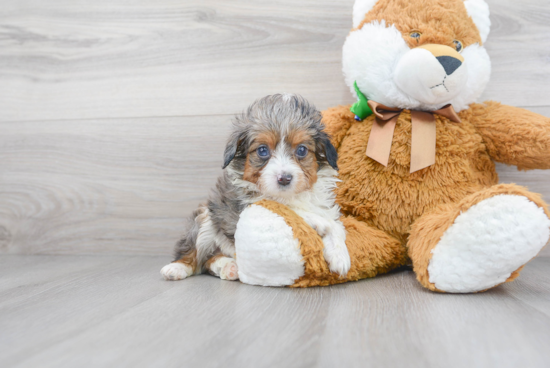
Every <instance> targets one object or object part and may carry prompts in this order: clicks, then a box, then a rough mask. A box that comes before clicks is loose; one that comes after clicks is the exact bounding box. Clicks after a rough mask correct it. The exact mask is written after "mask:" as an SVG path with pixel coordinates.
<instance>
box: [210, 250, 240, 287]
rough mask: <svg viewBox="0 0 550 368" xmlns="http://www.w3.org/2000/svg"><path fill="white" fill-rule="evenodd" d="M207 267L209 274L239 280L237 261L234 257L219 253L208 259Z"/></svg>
mask: <svg viewBox="0 0 550 368" xmlns="http://www.w3.org/2000/svg"><path fill="white" fill-rule="evenodd" d="M205 268H206V270H207V271H208V273H209V274H211V275H214V276H217V277H219V278H220V279H222V280H231V281H233V280H238V279H239V273H238V268H237V262H235V260H234V259H233V258H230V257H226V256H224V255H223V254H221V253H219V254H216V255H215V256H213V257H212V258H210V259H209V260H208V261H206V264H205Z"/></svg>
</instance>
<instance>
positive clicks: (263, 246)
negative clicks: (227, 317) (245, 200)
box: [235, 205, 304, 286]
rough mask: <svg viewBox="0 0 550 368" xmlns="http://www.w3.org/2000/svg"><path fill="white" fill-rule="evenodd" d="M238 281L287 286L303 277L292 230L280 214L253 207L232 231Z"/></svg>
mask: <svg viewBox="0 0 550 368" xmlns="http://www.w3.org/2000/svg"><path fill="white" fill-rule="evenodd" d="M235 248H236V252H237V266H238V268H239V278H240V280H241V281H242V282H244V283H246V284H252V285H263V286H286V285H292V284H294V281H295V280H297V279H298V278H300V277H302V276H303V275H304V261H303V259H302V255H301V253H300V245H299V243H298V240H297V239H295V238H294V233H293V231H292V228H290V226H288V224H287V223H286V222H285V220H284V219H283V218H282V217H280V216H279V215H277V214H275V213H273V212H271V211H269V210H268V209H266V208H264V207H262V206H258V205H252V206H250V207H248V208H246V209H245V210H244V211H243V212H242V213H241V216H240V218H239V222H238V224H237V231H236V232H235Z"/></svg>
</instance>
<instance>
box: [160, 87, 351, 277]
mask: <svg viewBox="0 0 550 368" xmlns="http://www.w3.org/2000/svg"><path fill="white" fill-rule="evenodd" d="M323 128H324V126H323V125H322V124H321V113H320V112H319V111H318V110H316V109H315V107H314V106H313V105H311V104H310V103H308V102H307V101H306V100H305V99H303V98H302V97H300V96H296V95H273V96H267V97H264V98H262V99H260V100H257V101H256V102H254V103H253V104H252V105H251V106H250V107H249V108H248V109H247V111H246V112H245V113H243V114H242V115H240V116H237V117H236V118H235V120H234V122H233V132H232V134H231V136H230V138H229V141H228V143H227V146H226V149H225V154H224V164H223V168H224V169H225V170H224V172H223V174H222V176H221V177H220V178H219V179H218V182H217V184H216V188H215V190H214V191H213V193H212V195H211V196H210V199H209V200H208V202H207V203H206V205H202V206H200V207H199V208H198V209H197V210H196V211H195V212H194V213H193V215H192V217H191V218H190V219H189V220H188V222H187V225H186V229H185V231H186V232H185V236H184V237H183V238H182V239H181V240H180V241H179V242H178V243H177V244H176V249H175V260H174V262H172V263H170V264H168V265H166V266H165V267H164V268H163V269H162V270H161V273H162V275H163V276H164V277H165V278H166V279H167V280H180V279H184V278H186V277H188V276H190V275H193V274H199V273H202V272H204V271H208V272H209V273H211V274H213V275H215V276H219V277H220V278H222V279H228V280H236V279H237V278H238V271H237V264H236V263H235V260H234V257H235V237H234V235H235V230H236V226H237V222H238V220H239V215H240V213H241V212H242V211H243V209H244V208H245V207H247V206H248V205H250V204H252V203H254V202H256V201H258V200H261V199H264V198H266V199H271V200H274V201H277V202H281V203H283V204H285V205H287V206H288V207H289V208H291V209H292V210H294V211H295V212H296V213H297V214H298V215H300V216H302V217H303V218H304V219H305V221H306V222H307V223H308V224H309V225H311V226H312V227H313V228H314V229H316V230H317V232H318V233H319V235H321V236H322V237H323V242H324V244H325V249H324V254H325V259H326V260H327V262H328V263H329V267H330V270H331V271H333V272H337V273H339V274H341V275H345V274H347V272H348V271H349V268H350V258H349V254H348V251H347V248H346V245H345V237H346V235H345V229H344V226H343V225H342V223H341V222H340V220H339V218H340V213H339V207H338V206H337V205H336V204H335V203H334V194H333V191H334V188H335V186H336V182H337V179H336V171H335V170H337V163H336V162H337V154H336V149H335V148H334V147H333V146H332V144H331V143H330V139H329V136H328V135H327V134H326V133H325V132H324V131H323Z"/></svg>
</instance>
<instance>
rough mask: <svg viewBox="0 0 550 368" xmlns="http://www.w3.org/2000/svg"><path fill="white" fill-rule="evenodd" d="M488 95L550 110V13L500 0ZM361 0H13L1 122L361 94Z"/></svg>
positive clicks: (1, 12) (323, 104)
mask: <svg viewBox="0 0 550 368" xmlns="http://www.w3.org/2000/svg"><path fill="white" fill-rule="evenodd" d="M488 2H489V3H490V5H491V9H492V16H491V19H492V22H493V32H492V34H491V36H490V38H489V41H488V43H487V47H488V50H489V54H490V55H491V56H492V59H493V73H492V79H491V82H490V84H489V86H488V88H487V91H486V92H485V94H484V95H483V99H494V100H498V101H502V102H504V103H508V104H512V105H516V106H544V105H547V104H548V98H547V97H548V96H550V83H548V81H549V77H548V76H549V75H550V58H548V55H547V54H546V53H545V52H542V51H541V50H548V49H550V39H549V38H548V37H547V35H548V33H549V32H550V24H549V23H548V22H547V19H548V18H550V9H549V8H548V7H547V6H545V3H544V2H543V1H541V0H525V1H521V2H518V1H514V0H499V1H497V0H490V1H488ZM352 4H353V0H345V1H340V2H334V1H329V0H304V1H299V2H297V1H292V0H275V1H273V0H270V1H267V0H262V1H258V0H233V1H219V0H187V1H184V2H182V1H179V0H142V1H140V2H139V3H128V2H127V1H125V0H109V1H106V0H102V1H94V2H85V1H73V0H52V1H48V2H47V3H46V2H44V1H40V0H5V1H3V3H2V7H1V8H0V24H1V25H2V37H0V60H1V62H0V78H1V80H2V87H3V88H2V89H1V90H0V111H2V114H1V116H0V120H1V121H22V120H55V119H85V118H109V117H110V118H112V117H149V116H176V115H178V116H179V115H209V114H232V113H235V112H239V111H241V110H242V109H243V108H244V107H245V106H247V105H248V104H249V103H250V102H251V101H252V100H254V99H256V98H258V97H261V96H263V95H266V94H270V93H275V92H284V91H287V92H296V93H301V94H303V95H304V96H306V97H307V98H310V99H311V100H312V101H314V102H315V103H316V104H317V105H318V107H319V108H321V109H325V108H328V107H330V106H334V105H337V104H345V103H350V102H353V101H352V97H351V94H350V92H349V89H348V88H347V87H346V86H345V84H344V82H343V77H342V73H341V48H342V45H343V42H344V40H345V37H346V35H347V34H348V32H349V30H350V26H351V10H352Z"/></svg>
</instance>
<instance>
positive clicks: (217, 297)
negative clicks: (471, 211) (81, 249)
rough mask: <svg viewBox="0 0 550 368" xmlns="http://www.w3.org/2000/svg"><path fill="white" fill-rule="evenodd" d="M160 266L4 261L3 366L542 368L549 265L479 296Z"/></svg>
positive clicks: (547, 334) (406, 274) (116, 261)
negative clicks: (269, 282) (256, 282)
mask: <svg viewBox="0 0 550 368" xmlns="http://www.w3.org/2000/svg"><path fill="white" fill-rule="evenodd" d="M164 262H165V259H164V258H162V257H151V256H132V257H120V256H119V257H113V256H111V257H107V256H31V257H29V256H17V255H12V256H2V257H0V270H2V277H1V278H0V351H1V352H2V353H1V354H0V366H1V367H52V368H59V367H136V366H137V367H288V368H290V367H313V366H315V367H402V366H406V367H419V368H420V367H422V368H431V367H433V368H441V367H445V368H454V367H470V368H474V367H499V368H506V367H511V368H518V367H529V368H537V367H548V362H549V361H550V349H549V348H548V347H549V346H550V274H549V273H548V269H549V267H550V257H540V258H538V259H536V260H534V261H533V262H531V263H530V264H528V265H527V267H526V268H525V270H524V271H523V274H522V276H521V277H520V278H519V279H518V280H517V281H515V282H513V283H510V284H507V285H504V286H501V287H498V288H497V289H494V290H491V291H489V292H486V293H483V294H478V295H447V294H435V293H432V292H429V291H426V290H424V289H422V287H420V285H419V284H418V283H417V282H416V280H415V279H414V276H413V274H412V272H411V271H402V272H396V273H393V274H390V275H385V276H381V277H378V278H376V279H371V280H363V281H359V282H355V283H349V284H344V285H339V286H335V287H325V288H312V289H301V290H295V289H277V288H265V287H259V286H249V285H243V284H240V283H238V282H231V281H220V280H219V279H217V278H214V277H212V276H207V275H203V276H197V277H192V278H189V279H187V280H184V281H177V282H167V281H163V280H161V278H160V275H159V273H158V271H159V269H160V267H161V266H162V265H163V264H164Z"/></svg>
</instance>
